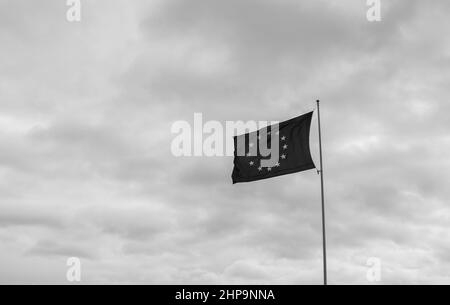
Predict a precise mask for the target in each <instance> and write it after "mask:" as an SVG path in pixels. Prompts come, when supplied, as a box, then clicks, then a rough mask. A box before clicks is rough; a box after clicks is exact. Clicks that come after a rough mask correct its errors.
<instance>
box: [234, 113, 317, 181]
mask: <svg viewBox="0 0 450 305" xmlns="http://www.w3.org/2000/svg"><path fill="white" fill-rule="evenodd" d="M312 115H313V112H309V113H307V114H304V115H302V116H299V117H296V118H293V119H291V120H288V121H285V122H281V123H279V124H278V126H276V125H272V126H269V127H267V128H263V129H260V130H258V131H255V132H252V133H247V134H244V135H240V136H237V137H234V168H233V174H232V178H233V184H234V183H241V182H251V181H257V180H262V179H267V178H272V177H276V176H281V175H287V174H292V173H296V172H301V171H305V170H309V169H313V168H316V167H315V165H314V162H313V161H312V158H311V153H310V149H309V132H310V128H311V119H312ZM272 131H273V133H276V134H272ZM273 139H274V140H275V141H277V142H274V143H276V144H278V145H279V146H278V150H274V146H273V145H272V143H271V142H272V140H273ZM264 141H266V142H264ZM262 142H263V143H262ZM241 143H242V144H243V145H241ZM266 147H267V148H268V150H269V151H272V152H271V154H272V157H273V156H274V152H277V154H276V155H277V156H278V159H277V161H275V162H274V163H271V165H268V166H263V164H262V162H261V161H264V160H265V161H264V162H268V160H269V159H271V155H269V154H267V153H266V150H265V149H264V148H266ZM272 160H273V158H272Z"/></svg>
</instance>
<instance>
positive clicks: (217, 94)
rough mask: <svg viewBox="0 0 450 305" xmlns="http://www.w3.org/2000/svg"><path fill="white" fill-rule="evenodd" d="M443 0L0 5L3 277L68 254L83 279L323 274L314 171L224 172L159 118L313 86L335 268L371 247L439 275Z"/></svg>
mask: <svg viewBox="0 0 450 305" xmlns="http://www.w3.org/2000/svg"><path fill="white" fill-rule="evenodd" d="M448 8H449V4H448V1H443V0H439V1H433V3H432V4H426V5H425V4H424V3H422V2H421V1H405V0H398V1H390V2H389V3H388V2H386V3H385V2H383V12H382V14H383V16H382V18H383V20H382V22H381V23H369V22H367V20H366V17H365V16H366V10H367V7H366V5H365V2H361V1H339V2H336V1H328V0H320V1H302V2H299V1H291V0H282V1H269V0H258V1H256V0H247V1H237V0H231V1H210V0H208V1H206V0H192V1H180V0H169V1H166V0H164V1H156V0H155V1H151V2H146V3H145V2H144V1H137V2H133V3H126V4H125V3H119V2H117V3H116V2H114V3H108V5H105V4H104V3H103V2H102V1H100V2H95V3H93V2H89V3H84V5H83V13H82V22H81V23H78V24H72V23H68V22H67V21H66V20H65V13H66V6H65V5H64V3H57V2H55V1H42V3H41V2H40V3H39V4H35V3H28V2H25V1H2V2H0V25H1V26H0V44H1V45H2V48H1V50H0V58H2V59H3V60H2V61H0V69H1V70H2V74H1V75H0V107H1V114H0V249H2V250H0V268H1V270H2V272H0V273H1V274H2V276H0V282H2V283H8V282H11V281H12V282H19V283H20V282H26V283H41V282H46V283H47V282H52V283H55V282H56V283H61V282H64V281H65V277H64V276H65V271H66V270H65V269H64V268H66V266H65V258H66V257H69V256H79V257H81V258H82V260H83V268H85V269H86V270H84V271H86V272H84V271H83V274H84V278H83V280H84V281H85V282H86V283H169V284H174V283H182V284H193V283H208V284H210V283H224V284H227V283H228V284H229V283H236V284H248V283H254V284H258V283H259V284H260V283H264V284H271V283H275V284H283V283H288V284H294V283H320V282H321V280H322V279H321V275H322V270H321V267H322V265H321V264H322V262H321V219H320V188H319V176H318V175H317V174H316V172H314V171H310V172H305V173H301V174H298V175H289V176H284V177H278V178H276V179H271V180H267V181H261V182H258V183H251V184H243V185H235V186H233V185H231V182H230V181H231V179H230V175H231V167H232V159H231V158H229V157H226V158H175V157H173V156H172V155H171V153H170V143H171V140H172V138H173V135H172V134H171V133H170V126H171V124H172V123H173V122H174V121H176V120H186V121H188V122H192V120H193V113H194V112H202V113H203V117H204V119H205V120H218V121H221V122H224V121H225V120H233V121H236V120H244V121H246V120H266V121H267V120H279V121H281V120H284V119H288V118H291V117H293V116H296V115H298V114H301V113H303V112H306V111H310V110H311V109H312V108H313V107H314V101H315V100H316V99H321V101H322V108H321V110H322V113H321V115H322V127H323V141H324V142H323V147H324V166H325V172H324V175H325V194H326V206H327V209H326V213H327V233H328V247H329V248H328V250H329V257H328V258H329V278H330V281H331V282H332V283H358V284H366V283H367V280H366V272H367V265H366V262H367V259H368V258H370V257H378V258H380V259H381V262H382V266H383V267H382V268H383V269H382V271H383V282H382V283H448V281H449V279H448V271H449V268H450V264H449V262H448V259H446V253H447V252H448V249H447V248H446V247H445V246H444V245H446V244H448V241H449V240H450V239H449V238H450V236H449V235H448V233H447V232H448V226H449V225H448V223H449V222H448V220H449V217H450V208H449V206H448V203H447V202H448V200H447V198H449V196H450V192H449V190H448V187H447V185H446V181H448V180H449V178H450V177H449V175H448V172H449V171H448V169H449V166H450V164H449V161H448V156H447V155H448V153H447V152H448V150H449V149H450V141H449V140H450V138H449V136H448V127H449V124H448V118H447V113H448V111H449V110H450V108H449V104H448V89H447V88H448V79H449V77H450V75H449V73H448V71H450V70H449V69H448V67H449V64H450V43H449V41H448V39H445V37H448V36H449V35H448V34H450V33H448V32H449V30H448V29H450V27H449V26H448V23H449V21H448V18H447V16H446V12H447V11H448ZM443 37H444V38H443ZM313 124H314V128H313V129H312V134H311V146H312V148H313V149H312V153H313V157H314V160H315V161H317V160H318V158H317V157H318V156H317V149H316V148H317V144H318V143H317V130H316V128H315V126H316V124H317V121H316V117H315V118H314V120H313ZM34 264H35V265H39V266H44V265H45V266H48V268H47V269H46V270H43V269H42V268H30V266H33V265H34ZM21 266H23V267H21ZM37 273H39V274H37Z"/></svg>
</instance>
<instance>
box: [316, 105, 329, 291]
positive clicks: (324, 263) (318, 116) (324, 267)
mask: <svg viewBox="0 0 450 305" xmlns="http://www.w3.org/2000/svg"><path fill="white" fill-rule="evenodd" d="M317 119H318V123H319V124H318V125H319V151H320V170H319V172H320V190H321V196H322V243H323V284H324V285H327V239H326V234H325V199H324V191H323V162H322V132H321V128H320V101H319V100H317Z"/></svg>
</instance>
